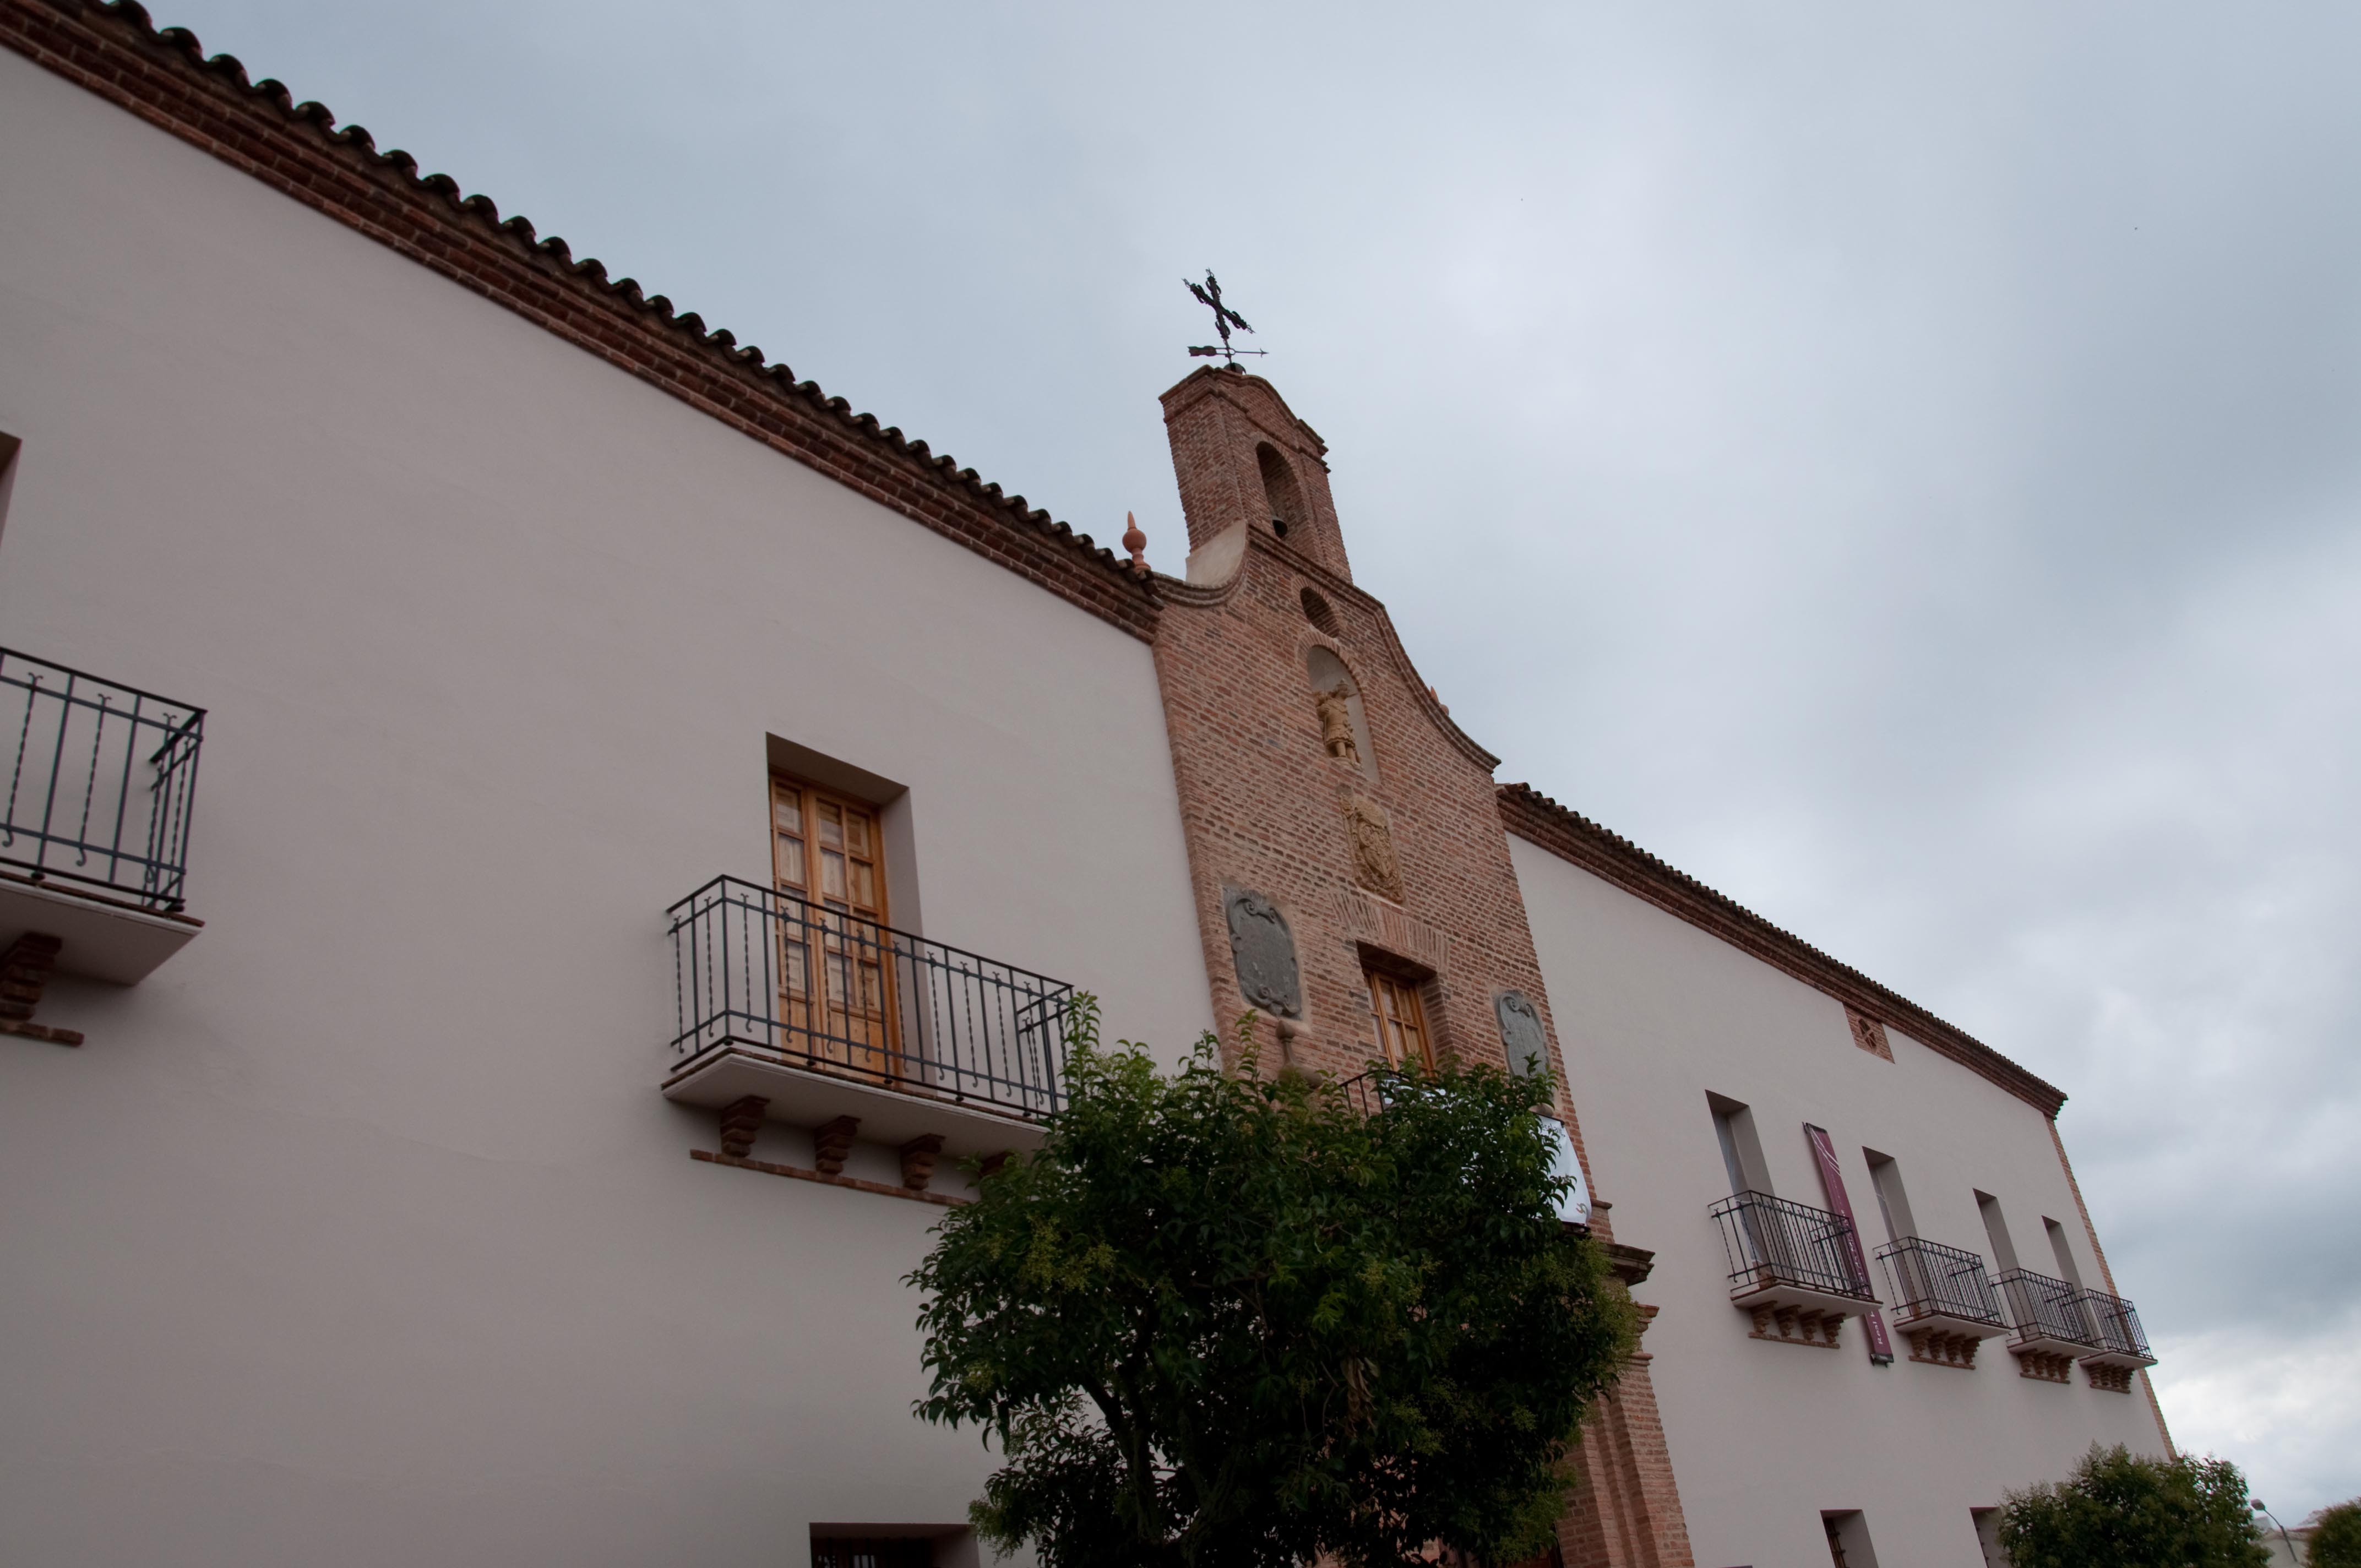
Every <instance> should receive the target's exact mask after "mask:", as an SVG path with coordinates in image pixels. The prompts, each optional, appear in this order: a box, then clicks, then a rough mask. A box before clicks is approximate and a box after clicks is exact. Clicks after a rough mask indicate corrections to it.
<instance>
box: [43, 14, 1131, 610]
mask: <svg viewBox="0 0 2361 1568" xmlns="http://www.w3.org/2000/svg"><path fill="white" fill-rule="evenodd" d="M17 3H19V4H26V3H28V0H17ZM8 4H9V0H0V6H5V5H8ZM48 8H49V9H51V10H54V11H58V12H61V13H63V14H64V16H66V17H71V18H82V17H83V16H86V15H88V14H91V13H95V14H96V15H97V16H101V17H104V18H105V19H107V20H110V21H116V22H121V23H127V24H129V25H130V27H132V28H133V29H134V30H135V31H136V32H137V34H138V35H139V36H140V38H142V39H143V40H144V41H145V42H148V43H149V44H152V45H156V46H158V47H159V48H160V49H165V50H167V51H170V53H173V54H177V55H178V56H180V57H181V60H183V61H185V63H186V65H187V67H188V68H189V69H192V70H193V71H200V72H203V73H205V74H208V75H212V76H216V77H221V78H223V79H225V80H226V81H227V82H228V83H229V84H230V85H231V86H232V87H233V88H235V89H236V91H237V92H238V93H241V94H242V95H244V96H246V97H248V98H258V99H261V100H264V101H266V102H268V103H269V104H271V105H272V106H273V107H274V108H276V109H277V110H278V111H279V113H280V115H281V117H282V118H283V119H285V120H286V121H287V122H289V123H290V124H291V125H293V126H300V127H302V129H303V130H305V131H307V132H309V133H310V134H311V135H313V137H316V138H318V139H319V140H321V141H322V142H324V143H325V144H327V145H329V146H331V147H335V148H351V149H353V150H355V151H357V153H359V154H360V155H361V156H362V157H363V158H364V159H366V160H367V161H368V163H370V164H372V165H375V166H377V167H379V168H385V169H390V170H392V171H393V172H394V173H395V174H397V175H399V176H400V177H401V178H402V179H404V180H405V181H407V182H408V183H409V184H410V185H412V187H414V188H416V189H418V190H422V191H426V192H433V193H434V195H436V196H439V197H441V198H442V199H443V200H444V201H445V203H447V204H448V205H449V206H450V207H451V209H452V210H453V211H455V212H456V213H457V214H461V215H462V216H464V217H467V218H469V219H473V220H475V221H477V222H478V223H481V224H482V225H484V226H485V227H486V228H487V229H488V230H489V231H491V233H492V234H493V235H494V236H496V237H499V238H501V239H504V240H509V241H512V242H514V243H516V244H518V245H520V246H522V248H523V250H524V252H525V254H526V255H527V257H528V258H533V259H546V260H548V261H550V262H553V263H555V265H557V266H558V267H560V268H561V269H564V270H565V271H566V272H567V273H569V274H570V275H572V276H575V277H578V278H581V279H583V280H587V281H588V282H589V283H590V284H591V285H593V286H594V287H596V288H598V289H599V290H600V291H603V292H605V293H607V294H609V295H610V296H613V297H616V298H619V299H621V300H622V301H624V302H626V303H628V304H630V305H631V306H633V307H634V308H636V309H637V310H638V311H639V312H641V313H643V314H645V315H649V316H652V317H653V318H654V319H655V320H656V321H657V322H659V323H663V324H664V325H665V326H668V327H671V328H673V329H675V330H676V331H678V332H679V333H681V334H683V335H685V336H686V337H687V338H688V339H689V341H690V342H691V343H692V344H693V345H696V346H697V347H698V348H700V349H703V350H706V351H708V352H710V353H712V354H713V355H715V356H717V357H719V358H722V359H724V360H726V361H728V362H729V363H730V367H731V368H733V369H736V370H741V371H752V373H754V374H756V375H760V376H763V377H765V378H769V379H770V380H771V381H772V382H774V390H775V391H777V392H779V393H781V394H783V395H789V396H794V397H796V398H799V399H800V400H803V401H805V402H807V403H808V404H810V405H811V406H812V407H813V408H814V409H816V410H817V411H820V412H822V413H825V414H828V415H829V416H832V417H833V418H834V419H835V420H836V421H837V422H839V423H840V424H841V425H842V426H844V427H845V428H847V429H849V430H850V431H851V432H852V433H854V434H855V435H857V436H859V437H861V438H862V439H864V440H867V441H870V442H872V443H874V444H883V445H885V446H887V447H888V448H889V449H891V450H893V451H895V452H896V453H897V454H899V455H908V456H912V457H915V458H917V459H918V460H919V461H920V462H921V463H928V464H931V465H932V466H934V467H935V469H936V470H937V471H938V472H939V474H940V475H941V476H942V477H944V478H946V479H947V480H949V481H950V482H951V483H952V484H954V485H955V486H957V487H958V488H962V489H964V490H966V491H968V492H969V493H970V494H972V495H973V496H974V497H975V498H976V499H979V500H980V501H982V502H983V503H984V504H985V505H986V506H988V507H990V508H994V509H996V510H1001V511H1003V512H1005V513H1006V514H1007V515H1008V518H1009V521H1012V522H1014V523H1016V524H1017V525H1019V526H1022V527H1024V528H1026V529H1027V530H1028V531H1030V532H1037V533H1039V534H1041V535H1043V536H1044V537H1046V538H1048V539H1049V540H1050V541H1051V542H1053V543H1055V544H1057V545H1059V546H1060V547H1061V548H1063V549H1066V550H1068V551H1069V552H1071V554H1074V555H1077V556H1079V557H1081V558H1082V559H1084V560H1087V561H1089V562H1091V563H1092V564H1093V565H1096V566H1098V567H1101V568H1103V569H1104V571H1105V572H1106V573H1107V574H1108V575H1109V576H1111V577H1113V578H1115V579H1116V581H1117V582H1119V583H1120V584H1121V585H1123V586H1124V587H1127V588H1129V589H1130V590H1132V591H1134V592H1136V593H1138V594H1140V595H1141V596H1142V597H1143V598H1147V599H1148V601H1149V603H1150V604H1151V605H1152V604H1153V603H1154V602H1155V598H1154V591H1153V589H1152V587H1150V586H1149V584H1148V579H1147V578H1145V577H1144V576H1142V575H1141V574H1139V573H1138V572H1137V571H1136V570H1134V569H1133V567H1132V565H1131V563H1130V561H1129V559H1128V557H1126V556H1123V555H1118V554H1116V553H1115V551H1114V550H1113V549H1111V548H1109V547H1107V546H1105V545H1102V544H1100V543H1097V542H1096V541H1095V540H1094V539H1093V538H1092V536H1091V535H1089V534H1087V533H1079V532H1076V531H1075V529H1074V528H1073V526H1072V525H1071V523H1067V522H1063V521H1059V520H1057V519H1056V518H1054V517H1052V516H1051V515H1050V514H1049V512H1048V511H1046V510H1041V509H1038V508H1035V507H1033V506H1031V505H1030V504H1029V503H1028V502H1027V499H1025V497H1023V496H1021V495H1008V494H1005V493H1004V492H1003V491H1002V489H1001V488H1000V486H999V485H997V484H994V483H991V482H988V481H985V480H983V478H982V477H980V476H979V475H977V473H976V472H975V470H974V469H972V468H964V467H961V466H959V465H958V463H957V462H955V461H954V460H953V459H952V458H950V456H949V455H937V454H935V453H934V452H933V451H932V450H931V449H930V448H929V447H928V445H927V444H926V443H925V442H924V441H913V440H911V439H909V438H908V437H906V436H905V435H904V434H903V433H902V431H901V430H900V428H899V427H898V426H891V425H886V424H884V423H883V422H881V421H880V420H879V419H878V418H877V416H876V415H874V414H871V413H866V412H858V413H857V412H855V411H853V410H852V407H851V404H850V403H849V402H847V401H846V400H844V399H842V398H840V397H831V396H829V394H828V393H827V392H825V391H824V390H822V389H821V388H820V387H819V386H818V383H816V382H813V381H810V380H802V381H798V380H796V377H795V374H794V372H793V371H792V370H791V369H789V368H788V367H787V366H786V364H785V362H784V361H774V362H767V363H766V362H765V360H764V357H763V352H762V350H761V349H760V348H757V347H755V346H753V345H744V346H741V345H739V344H738V340H737V338H736V336H735V335H734V334H731V333H730V331H729V330H728V329H726V328H714V329H710V330H708V328H707V327H706V325H705V321H704V318H703V317H702V316H701V315H699V314H698V313H697V312H695V311H676V310H675V307H674V304H673V302H672V301H671V300H670V299H669V298H668V297H666V296H665V295H663V294H647V293H645V292H644V291H643V290H642V287H641V285H640V283H639V281H638V280H636V279H634V278H631V277H628V276H627V277H623V278H620V279H614V278H610V277H609V273H608V269H607V267H606V264H605V263H604V262H602V261H600V260H599V259H598V258H596V257H583V258H579V259H577V258H575V257H574V255H573V252H572V248H571V247H569V246H568V245H567V243H566V240H565V239H564V238H563V237H561V236H556V235H552V236H548V237H547V238H545V239H544V238H539V237H538V236H536V233H535V230H534V226H533V222H532V221H531V220H530V219H528V218H526V217H525V216H524V215H523V214H515V215H512V216H511V217H509V218H507V219H502V218H501V217H500V208H499V205H498V203H495V202H494V201H493V199H492V198H491V197H489V196H488V195H485V194H484V193H482V192H476V193H475V194H472V195H467V194H463V192H462V189H461V187H460V184H459V182H458V181H456V179H454V178H453V177H452V176H450V175H448V174H444V173H440V172H435V173H428V174H421V173H420V172H419V164H418V160H417V159H415V158H414V157H412V155H411V154H410V153H409V152H407V151H405V150H403V149H402V148H389V149H386V150H384V151H379V149H378V147H377V141H376V138H375V137H373V136H372V135H371V134H370V132H369V131H368V128H367V127H366V126H360V125H357V124H355V125H345V126H339V125H338V124H337V123H336V119H335V113H334V111H332V110H331V109H329V108H328V106H327V105H326V104H322V103H320V102H319V101H318V100H316V99H305V100H303V101H302V103H297V102H296V101H295V98H294V94H293V93H292V92H291V91H290V90H289V88H288V87H287V85H286V84H285V83H284V82H280V81H279V80H278V79H277V78H275V77H264V78H263V79H262V80H261V81H259V82H257V81H254V80H253V79H252V78H251V77H250V76H249V75H248V74H247V69H246V65H245V62H244V61H242V60H239V59H238V58H237V57H236V55H233V54H229V53H226V52H223V53H216V54H213V55H207V54H206V53H205V52H204V48H203V43H202V42H201V41H200V40H199V38H197V35H196V34H195V32H194V31H192V29H190V28H188V27H177V26H176V27H160V28H159V27H157V26H156V24H155V20H154V18H153V17H152V16H150V15H149V13H148V8H147V7H146V6H145V5H142V4H140V0H49V5H48ZM1020 575H1021V574H1020ZM1110 619H1114V618H1110Z"/></svg>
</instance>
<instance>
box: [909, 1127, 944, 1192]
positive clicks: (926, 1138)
mask: <svg viewBox="0 0 2361 1568" xmlns="http://www.w3.org/2000/svg"><path fill="white" fill-rule="evenodd" d="M900 1152H901V1156H902V1185H903V1186H905V1187H906V1188H908V1189H909V1190H911V1191H913V1192H924V1191H925V1190H927V1183H928V1182H929V1181H932V1180H933V1179H935V1162H936V1161H937V1160H939V1159H940V1158H941V1157H942V1154H943V1135H941V1134H940V1133H920V1134H919V1135H917V1137H915V1138H912V1139H911V1140H910V1141H909V1142H908V1143H906V1144H904V1145H903V1146H902V1147H901V1151H900Z"/></svg>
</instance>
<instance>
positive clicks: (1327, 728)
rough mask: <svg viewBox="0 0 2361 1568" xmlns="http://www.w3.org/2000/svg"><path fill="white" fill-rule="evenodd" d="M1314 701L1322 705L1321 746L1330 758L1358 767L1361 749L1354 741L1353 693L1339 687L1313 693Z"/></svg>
mask: <svg viewBox="0 0 2361 1568" xmlns="http://www.w3.org/2000/svg"><path fill="white" fill-rule="evenodd" d="M1312 701H1313V702H1315V703H1317V704H1319V705H1320V744H1321V745H1322V746H1323V747H1325V748H1326V749H1327V751H1328V754H1329V755H1330V756H1332V757H1339V758H1342V759H1343V760H1344V761H1345V762H1350V763H1352V764H1353V765H1354V766H1356V767H1358V766H1359V765H1360V762H1361V748H1360V746H1359V745H1358V743H1356V741H1355V740H1354V739H1353V695H1352V693H1350V692H1348V691H1346V690H1345V689H1344V688H1343V687H1342V686H1339V687H1337V688H1336V689H1335V690H1334V691H1324V692H1313V693H1312Z"/></svg>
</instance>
